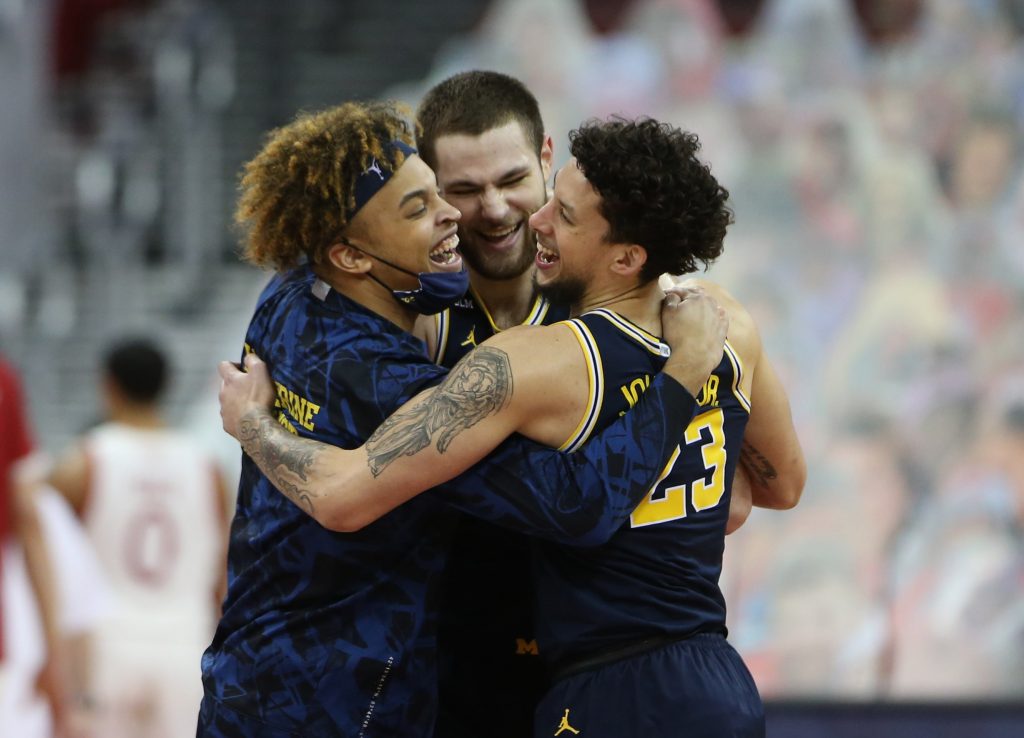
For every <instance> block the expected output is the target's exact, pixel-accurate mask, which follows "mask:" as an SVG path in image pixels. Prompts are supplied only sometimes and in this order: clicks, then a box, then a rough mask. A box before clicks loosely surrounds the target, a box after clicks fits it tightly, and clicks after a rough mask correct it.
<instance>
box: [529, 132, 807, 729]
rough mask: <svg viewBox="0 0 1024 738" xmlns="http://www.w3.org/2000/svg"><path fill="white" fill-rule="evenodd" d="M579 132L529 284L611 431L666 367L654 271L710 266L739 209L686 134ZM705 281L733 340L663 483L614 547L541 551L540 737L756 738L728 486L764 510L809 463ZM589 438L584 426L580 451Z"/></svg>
mask: <svg viewBox="0 0 1024 738" xmlns="http://www.w3.org/2000/svg"><path fill="white" fill-rule="evenodd" d="M569 140H570V147H569V148H570V151H571V153H572V156H573V158H572V159H571V160H570V162H569V163H568V164H567V165H566V166H565V167H563V168H562V169H561V170H560V171H559V172H558V174H557V175H556V178H555V189H554V196H553V198H552V199H551V201H550V202H549V203H548V204H547V205H545V206H544V207H543V208H542V209H541V210H540V211H538V212H537V213H536V214H535V215H534V216H533V218H532V219H531V225H532V226H533V227H534V229H536V231H537V236H538V241H539V245H538V251H539V253H538V260H537V263H538V271H537V284H538V288H539V289H540V291H541V292H542V293H543V294H546V295H547V296H548V297H549V298H551V299H559V300H564V301H567V302H569V303H571V304H572V305H573V313H574V314H575V315H577V316H578V317H576V318H574V319H573V320H571V321H570V325H571V326H572V327H573V331H574V333H575V334H576V338H577V340H578V341H579V343H580V346H581V347H583V349H584V350H585V351H586V353H587V356H588V362H587V364H588V369H589V372H588V373H589V377H590V381H589V386H590V388H591V398H592V399H591V401H590V403H589V404H588V408H587V411H588V415H587V417H595V421H596V422H594V423H593V427H602V424H603V423H607V422H608V421H609V420H611V419H612V418H614V417H616V415H617V414H618V413H620V412H623V411H625V410H627V409H628V408H629V407H630V406H631V405H632V404H633V403H634V402H635V401H636V399H637V397H638V396H639V395H640V393H642V392H643V391H644V387H645V386H646V383H647V381H648V380H649V378H650V377H651V376H652V374H651V372H653V371H654V370H655V369H656V367H657V366H659V364H660V361H661V359H660V358H658V352H657V350H656V349H657V345H658V344H657V338H656V336H657V330H658V323H657V320H656V312H655V308H656V305H657V302H658V299H659V296H660V294H661V292H660V289H659V288H658V276H659V275H660V274H662V272H668V273H670V274H677V275H678V274H684V273H689V272H693V271H695V270H696V269H697V268H698V267H699V266H700V265H704V266H705V267H706V266H707V265H709V264H710V263H711V262H712V261H713V260H714V259H715V258H717V257H718V256H719V255H720V254H721V252H722V247H723V239H724V237H725V233H726V228H727V227H728V226H729V224H730V223H731V222H732V213H731V212H730V210H729V208H728V206H727V201H728V197H729V193H728V192H727V191H726V190H725V188H723V187H722V186H721V185H720V184H719V183H718V181H717V180H716V179H715V177H714V176H713V175H712V173H711V171H710V169H709V167H708V166H707V165H706V164H705V163H703V162H702V161H700V159H699V158H698V156H697V154H698V152H699V149H700V144H699V142H698V140H697V137H696V136H695V135H694V134H692V133H686V132H684V131H681V130H679V129H677V128H674V127H672V126H670V125H668V124H665V123H660V122H658V121H655V120H651V119H640V120H635V121H633V120H625V119H621V118H616V119H612V120H609V121H606V122H600V121H592V122H588V123H586V124H584V125H583V126H581V127H580V128H579V129H577V130H575V131H573V132H572V133H571V134H570V136H569ZM700 284H701V286H702V287H703V288H704V289H705V290H707V291H708V292H709V293H710V294H712V295H713V296H714V297H715V298H716V299H717V300H718V301H719V303H720V304H722V305H723V306H724V307H725V309H726V311H727V312H728V313H729V319H730V325H729V338H728V340H727V341H726V347H725V354H724V356H723V358H722V362H721V364H719V366H718V367H717V368H716V369H715V370H714V371H713V372H712V374H711V376H710V378H709V379H708V381H707V383H706V384H705V385H704V387H703V389H702V390H701V392H700V393H699V395H698V398H697V402H698V405H699V408H698V411H697V414H696V416H695V417H694V419H693V420H692V421H691V423H690V425H689V427H688V428H687V429H686V432H685V433H684V434H683V437H682V438H681V439H680V444H679V447H678V453H677V454H676V455H675V457H674V458H673V461H672V463H671V464H670V465H669V467H668V468H666V470H665V472H664V476H663V478H662V479H661V480H660V481H659V483H658V484H657V485H656V486H655V487H654V488H652V489H651V491H650V494H649V495H648V496H647V498H646V499H645V500H644V501H643V502H642V503H641V504H640V505H639V506H638V507H637V508H636V510H634V511H633V513H632V515H631V516H630V521H629V523H628V524H627V525H624V526H623V527H622V528H621V529H620V530H619V531H618V532H617V533H616V534H615V536H613V537H612V539H611V540H610V541H609V542H608V543H607V544H605V545H603V546H600V547H598V548H595V549H588V550H578V551H574V550H571V549H569V548H567V547H564V546H559V545H557V544H549V543H542V544H541V545H540V546H539V553H538V556H537V568H536V577H537V587H538V592H537V601H538V609H537V629H538V642H539V643H540V648H541V652H542V653H543V654H544V656H545V660H546V661H547V662H548V664H549V665H550V666H551V671H552V681H553V686H552V688H551V689H550V690H549V692H548V693H547V695H546V696H545V697H544V699H543V700H542V701H541V704H540V706H539V707H538V709H537V713H536V718H535V735H536V736H538V737H539V736H549V735H560V734H564V733H565V732H566V731H570V732H572V733H576V732H577V731H578V732H579V734H580V735H586V736H609V737H611V736H626V735H643V736H647V737H651V738H662V737H663V738H669V737H675V736H681V735H685V736H698V737H700V738H713V737H714V738H717V737H718V736H721V737H722V738H725V737H726V736H744V737H746V736H751V737H753V736H763V735H764V730H765V728H764V713H763V708H762V706H761V700H760V697H759V696H758V692H757V687H756V686H755V684H754V682H753V680H752V679H751V677H750V674H749V672H748V671H747V669H746V667H745V666H744V664H743V661H742V659H741V658H740V656H739V654H738V653H737V652H736V651H735V650H734V649H733V648H732V646H731V645H730V644H729V643H728V642H727V641H726V640H725V633H726V629H725V601H724V598H723V596H722V592H721V590H720V589H719V586H718V578H719V575H720V574H721V567H722V552H723V549H724V536H725V531H726V523H727V518H728V514H729V500H730V497H731V487H732V480H733V475H734V474H735V471H736V467H737V463H741V464H743V465H744V467H745V468H746V471H747V473H748V474H749V475H750V476H751V478H752V479H751V481H752V485H751V486H752V488H753V492H754V502H755V504H760V505H764V506H773V507H791V506H792V505H795V504H796V502H797V500H798V499H799V496H800V492H801V490H802V488H803V483H804V478H805V474H806V471H805V464H804V459H803V454H802V451H801V449H800V444H799V441H798V439H797V436H796V432H795V429H794V427H793V422H792V418H791V416H790V411H789V403H788V400H787V398H786V393H785V390H784V389H783V387H782V385H781V383H780V382H779V380H778V378H777V377H776V375H775V373H774V371H773V370H772V367H771V364H770V363H769V361H768V359H767V357H766V356H765V354H764V351H763V350H762V347H761V340H760V337H759V335H758V331H757V328H756V326H755V325H754V323H753V321H752V319H751V318H750V315H749V314H748V313H747V312H746V311H745V310H744V309H743V307H742V306H741V305H740V304H739V303H738V302H736V300H734V299H733V298H732V297H731V296H730V295H728V294H727V293H726V292H725V291H724V290H723V289H721V288H720V287H718V286H716V285H714V284H711V283H709V282H703V281H702V282H701V283H700ZM588 433H589V430H588V429H587V428H585V427H581V430H580V432H579V433H578V434H577V436H576V437H575V438H574V442H576V443H582V442H583V441H585V440H586V438H587V434H588Z"/></svg>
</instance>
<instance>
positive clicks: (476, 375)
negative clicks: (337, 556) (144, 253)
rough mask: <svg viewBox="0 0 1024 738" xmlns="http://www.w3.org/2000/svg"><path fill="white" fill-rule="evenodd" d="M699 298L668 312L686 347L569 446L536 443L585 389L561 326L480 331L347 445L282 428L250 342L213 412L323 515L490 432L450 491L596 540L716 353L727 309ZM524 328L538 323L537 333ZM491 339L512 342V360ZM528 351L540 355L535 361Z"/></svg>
mask: <svg viewBox="0 0 1024 738" xmlns="http://www.w3.org/2000/svg"><path fill="white" fill-rule="evenodd" d="M698 302H700V301H698ZM702 304H703V305H704V307H702V308H699V309H698V308H695V309H693V310H689V309H678V313H679V314H680V315H682V314H683V313H688V314H689V315H690V316H694V315H698V316H702V317H700V318H698V319H696V320H694V319H693V318H692V317H691V318H688V319H687V318H679V321H680V323H684V324H685V323H687V321H689V322H690V323H692V324H694V325H697V326H698V330H697V331H694V332H690V333H689V334H687V335H688V336H689V340H688V342H686V343H685V345H686V346H687V348H688V349H689V350H688V351H682V350H681V351H679V352H677V353H674V354H673V358H672V359H670V360H669V363H668V364H666V369H665V373H663V374H661V375H659V376H658V377H657V378H656V379H655V380H654V381H653V382H652V384H651V387H650V388H649V389H648V391H647V392H646V393H645V394H644V396H643V397H642V398H641V401H640V402H638V403H637V406H636V407H635V408H634V409H633V410H631V411H630V412H629V413H627V414H626V415H625V416H624V417H623V418H620V419H619V420H618V421H616V422H615V423H613V424H612V426H610V427H609V428H607V429H605V431H603V432H602V433H600V434H598V435H597V436H596V437H594V438H592V439H591V442H590V443H589V444H587V445H586V446H585V447H584V449H583V450H581V451H579V452H577V453H575V454H562V453H560V452H557V451H555V450H553V449H552V448H550V446H551V445H555V444H553V443H552V442H551V441H550V438H554V437H555V436H556V435H558V434H560V435H561V437H560V438H559V439H558V443H560V442H561V441H562V440H564V438H566V437H567V436H568V435H569V432H570V431H571V428H572V427H574V425H575V424H576V423H578V419H579V417H580V414H581V410H580V409H579V408H576V407H574V406H573V403H574V402H576V401H577V400H578V398H579V395H580V393H581V392H582V394H583V395H584V396H585V395H586V391H587V390H586V381H585V375H582V376H575V379H574V373H573V371H572V367H571V366H570V365H571V363H572V362H573V361H576V362H579V363H582V362H584V361H585V360H584V357H583V355H582V352H580V351H579V349H578V345H577V344H575V341H574V339H572V340H573V345H574V346H575V347H576V355H575V356H574V354H573V352H572V351H567V350H565V347H564V346H561V345H559V340H560V339H559V338H558V336H559V335H562V339H561V340H565V341H566V342H567V341H568V340H570V339H571V335H570V334H569V333H568V330H567V329H565V328H564V327H562V328H554V327H551V328H543V329H542V328H534V329H523V330H532V331H535V333H533V334H529V335H524V334H519V336H518V338H514V337H513V335H512V334H513V333H514V331H508V332H504V333H503V334H501V336H502V338H501V340H497V341H496V339H497V337H496V338H495V339H491V340H492V341H495V343H493V344H492V343H491V342H488V344H490V345H488V344H485V345H483V346H481V347H480V348H478V349H476V350H475V351H474V352H473V353H472V354H470V355H469V356H467V357H466V358H465V359H463V361H462V362H460V363H459V364H458V365H457V366H456V367H455V368H454V369H453V370H452V372H451V373H450V374H449V375H448V377H447V378H446V379H445V381H444V382H443V383H442V384H441V385H440V386H438V387H436V388H433V389H431V390H427V391H425V392H422V393H421V394H419V395H417V396H416V397H415V398H413V400H411V401H409V402H408V403H406V405H404V406H403V407H402V408H400V409H399V410H398V411H396V413H395V414H393V415H392V416H391V417H390V418H389V419H388V420H387V421H385V423H384V424H383V425H382V426H381V427H380V428H378V429H377V431H376V432H374V434H373V435H372V436H371V437H370V438H369V440H368V441H367V442H366V444H365V445H364V446H362V447H360V448H358V449H352V450H344V449H338V448H335V447H332V446H329V445H326V444H323V443H319V442H316V441H313V440H310V439H304V438H300V437H297V436H295V435H292V434H291V433H289V432H287V431H286V430H285V429H284V428H282V427H281V426H280V425H279V424H278V423H277V422H276V420H275V418H274V417H273V415H272V414H271V412H270V410H269V407H270V404H271V402H272V400H273V390H272V387H271V384H270V380H269V377H268V376H267V372H266V366H265V365H264V364H263V363H262V362H260V361H259V360H258V359H257V358H256V357H254V356H249V357H247V358H246V366H247V369H248V372H247V373H245V374H243V373H241V372H239V371H238V370H237V369H236V368H235V367H234V366H233V365H231V364H230V363H227V362H224V363H222V364H221V366H220V372H221V377H222V379H223V384H222V387H221V393H220V400H221V416H222V418H223V421H224V428H225V430H227V431H228V432H229V433H231V434H232V435H234V436H235V437H236V438H238V439H239V440H240V441H241V442H242V445H243V448H244V450H245V451H246V453H247V454H248V455H249V456H250V457H251V458H252V459H253V460H254V461H255V462H256V464H257V465H258V466H259V468H260V469H261V471H263V473H264V474H265V475H266V476H267V477H268V479H270V481H271V482H272V483H273V484H274V485H275V486H276V487H278V489H280V490H281V491H282V492H283V493H284V494H285V495H287V496H288V497H289V499H291V500H292V501H293V502H294V503H295V504H296V505H298V506H299V507H300V508H301V509H303V510H304V511H305V512H307V513H308V514H309V515H311V516H312V517H314V518H315V519H316V520H317V521H318V522H320V523H321V524H322V525H324V526H325V527H328V528H332V529H334V530H342V531H347V530H357V529H359V528H361V527H363V526H365V525H367V524H368V523H370V522H372V521H373V520H375V519H377V518H378V517H380V516H381V515H383V514H384V513H386V512H388V511H390V510H391V509H393V508H394V507H396V506H397V505H399V504H401V503H402V502H404V501H406V500H408V499H409V498H410V497H412V496H414V495H416V494H418V493H419V492H422V491H424V490H426V489H427V488H430V487H434V486H436V485H438V484H439V483H440V482H443V481H445V480H448V479H452V478H453V477H455V476H456V475H458V474H460V472H464V471H465V470H467V469H468V468H469V467H470V466H471V465H473V464H476V462H478V461H479V460H480V459H482V458H483V457H484V456H485V455H486V454H487V453H489V452H490V451H492V450H493V449H495V447H497V446H498V445H499V444H501V449H500V451H499V453H498V455H497V456H496V457H495V458H493V459H491V461H492V462H493V463H490V464H488V465H487V466H486V467H475V468H474V469H472V470H470V472H468V473H466V474H464V475H463V476H462V477H460V478H459V479H458V480H456V481H454V482H453V483H452V485H451V486H450V488H449V489H450V491H451V492H452V498H453V501H457V502H458V503H459V504H460V506H461V507H463V508H464V509H468V510H470V511H471V512H473V514H477V515H480V516H481V517H485V518H487V519H491V520H494V521H495V522H499V523H501V524H503V525H506V526H508V527H512V528H516V529H518V530H523V531H527V532H530V533H533V534H535V535H541V536H544V537H548V538H551V539H555V540H560V541H564V542H573V543H581V544H593V543H599V542H601V541H602V540H606V539H607V538H608V536H610V535H611V533H612V532H614V530H615V529H616V528H617V527H618V525H619V524H621V522H622V520H624V519H625V517H627V516H628V514H629V512H630V511H631V510H632V509H633V507H635V506H636V504H637V502H638V501H639V499H640V498H641V497H642V496H643V495H644V494H645V493H646V492H647V491H648V490H649V489H650V488H651V486H653V485H654V484H655V483H656V481H657V479H658V475H659V473H660V472H661V471H662V469H663V468H664V465H665V463H666V461H667V459H668V458H669V457H670V455H671V454H672V452H673V451H674V449H675V446H676V445H677V444H678V441H679V437H680V436H681V435H682V433H683V430H684V429H685V428H686V426H687V424H688V423H689V420H690V418H691V417H692V413H693V410H694V408H695V401H694V399H693V394H692V393H693V391H694V390H693V388H696V387H699V386H701V384H702V383H703V382H704V381H705V380H706V378H707V374H708V373H709V372H710V370H711V368H713V367H714V366H715V365H716V364H717V362H718V360H719V358H720V357H721V351H722V348H721V346H722V341H723V340H724V337H725V330H726V325H727V321H725V320H724V317H719V316H717V314H716V313H715V312H714V311H709V310H708V308H707V304H706V303H702ZM715 310H717V307H716V308H715ZM537 331H546V333H545V334H544V336H546V337H547V340H545V339H542V338H540V334H538V333H536V332H537ZM503 347H506V348H508V350H509V351H512V352H513V353H516V354H517V355H518V357H519V360H518V363H516V362H515V361H513V360H511V359H510V357H509V354H508V353H507V352H506V350H505V348H503ZM538 355H542V356H545V357H550V358H549V359H548V360H547V361H545V362H544V363H543V364H542V363H540V362H538V361H536V356H538ZM513 366H515V372H513ZM513 374H514V375H515V381H513ZM577 374H578V372H577ZM553 378H557V379H553ZM574 382H575V386H574V384H573V383H574ZM688 388H689V389H688ZM574 398H575V399H574ZM567 408H569V409H568V410H567ZM567 418H568V420H567ZM559 423H561V426H559ZM566 423H570V425H568V426H567V425H566ZM566 427H568V428H569V430H566ZM524 428H530V434H531V435H532V436H533V437H534V438H536V439H537V441H541V442H543V443H547V445H548V446H549V447H545V446H544V445H543V444H542V443H538V442H534V441H528V440H527V439H525V438H522V437H520V436H518V435H517V436H516V437H514V438H509V439H508V440H506V438H507V437H508V436H509V435H511V434H512V433H513V432H514V431H522V430H523V429H524ZM460 495H461V499H458V500H456V499H455V498H456V497H459V496H460Z"/></svg>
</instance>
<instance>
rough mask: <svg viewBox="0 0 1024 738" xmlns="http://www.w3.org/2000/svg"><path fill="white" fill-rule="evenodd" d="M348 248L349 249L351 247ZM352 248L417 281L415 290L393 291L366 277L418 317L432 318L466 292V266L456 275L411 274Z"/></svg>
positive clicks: (388, 262) (467, 274)
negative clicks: (417, 284)
mask: <svg viewBox="0 0 1024 738" xmlns="http://www.w3.org/2000/svg"><path fill="white" fill-rule="evenodd" d="M346 243H347V242H346ZM348 245H349V246H352V244H348ZM352 248H355V249H359V250H360V251H362V252H363V253H364V254H366V255H367V256H369V257H372V258H374V259H376V260H377V261H380V262H383V263H385V264H387V265H388V266H389V267H391V268H392V269H397V270H398V271H400V272H404V273H405V274H409V275H411V276H413V277H416V278H417V279H418V280H419V281H420V286H419V287H418V288H417V289H415V290H393V289H391V288H390V287H389V286H388V285H386V284H384V282H382V281H381V280H380V279H378V278H377V277H375V276H373V274H369V277H370V279H372V280H373V281H375V282H376V283H377V284H379V285H380V286H381V287H383V288H384V289H386V290H390V291H391V294H392V295H393V296H394V298H395V299H396V300H398V302H400V303H401V304H402V305H404V306H406V307H409V308H412V309H413V310H415V311H416V312H417V313H419V314H420V315H434V314H435V313H439V312H441V311H442V310H444V309H445V308H450V307H451V306H452V305H454V304H455V301H456V300H458V299H459V298H460V297H462V296H463V295H465V294H466V292H467V290H469V272H468V271H466V266H465V265H463V266H462V269H461V270H460V271H457V272H410V271H409V270H408V269H403V268H402V267H400V266H398V265H397V264H392V263H391V262H390V261H388V260H387V259H382V258H380V257H379V256H376V255H375V254H371V253H370V252H369V251H366V250H364V249H360V248H359V247H358V246H352Z"/></svg>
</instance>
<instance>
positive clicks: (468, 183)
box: [446, 164, 530, 187]
mask: <svg viewBox="0 0 1024 738" xmlns="http://www.w3.org/2000/svg"><path fill="white" fill-rule="evenodd" d="M529 173H530V165H529V164H523V165H522V166H518V167H513V168H512V169H509V170H508V171H507V172H503V173H502V174H501V176H500V177H498V181H499V182H505V181H506V180H509V179H515V178H516V177H522V176H525V175H527V174H529ZM479 186H480V185H479V184H478V183H477V182H474V181H472V180H469V179H456V180H454V181H452V182H449V183H448V184H447V185H446V187H479Z"/></svg>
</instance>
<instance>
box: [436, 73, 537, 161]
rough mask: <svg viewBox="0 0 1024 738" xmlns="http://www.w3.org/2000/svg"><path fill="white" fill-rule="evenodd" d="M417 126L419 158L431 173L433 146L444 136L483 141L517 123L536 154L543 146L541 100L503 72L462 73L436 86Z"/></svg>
mask: <svg viewBox="0 0 1024 738" xmlns="http://www.w3.org/2000/svg"><path fill="white" fill-rule="evenodd" d="M416 121H417V123H418V124H419V128H420V131H419V135H418V137H417V142H418V144H419V149H420V157H421V158H422V159H423V161H425V162H426V163H427V164H428V165H430V167H431V168H433V169H436V168H437V152H436V150H435V144H436V143H437V139H438V138H440V137H441V136H448V135H451V134H458V133H461V134H466V135H469V136H479V135H480V134H481V133H486V132H487V131H489V130H491V129H492V128H498V127H500V126H504V125H506V124H508V123H511V122H512V121H516V122H518V123H519V125H520V126H521V127H522V129H523V134H524V135H525V136H526V141H527V143H529V144H530V145H531V146H533V150H534V151H536V152H537V154H538V155H540V149H541V146H543V144H544V121H543V120H542V119H541V117H540V107H539V106H538V105H537V99H536V98H535V97H534V96H533V93H531V92H530V91H529V90H528V89H526V85H524V84H523V83H522V82H520V81H519V80H517V79H516V78H515V77H509V76H508V75H507V74H501V73H500V72H487V71H480V70H474V71H471V72H461V73H459V74H456V75H453V76H451V77H448V79H445V80H442V81H441V82H438V83H437V84H436V85H434V86H433V87H431V88H430V90H428V91H427V94H426V95H424V97H423V101H422V102H421V103H420V107H419V110H417V111H416Z"/></svg>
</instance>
